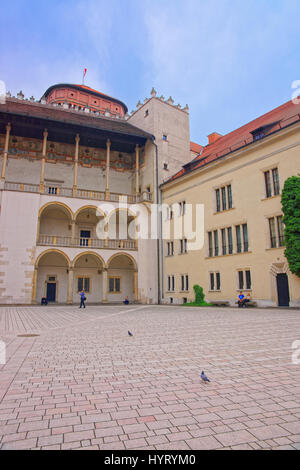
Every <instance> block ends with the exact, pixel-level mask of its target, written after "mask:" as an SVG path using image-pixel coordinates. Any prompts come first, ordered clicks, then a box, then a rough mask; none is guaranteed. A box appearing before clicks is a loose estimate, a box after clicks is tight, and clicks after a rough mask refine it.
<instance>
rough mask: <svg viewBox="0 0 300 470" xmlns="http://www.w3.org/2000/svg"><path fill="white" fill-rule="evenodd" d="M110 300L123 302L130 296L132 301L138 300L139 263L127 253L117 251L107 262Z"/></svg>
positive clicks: (108, 297) (108, 295)
mask: <svg viewBox="0 0 300 470" xmlns="http://www.w3.org/2000/svg"><path fill="white" fill-rule="evenodd" d="M107 266H108V271H107V277H108V280H107V299H108V302H122V301H124V299H125V298H126V297H128V299H129V301H130V302H136V301H137V300H138V293H137V265H136V261H135V259H134V258H133V257H132V256H130V255H128V254H127V253H117V254H115V255H113V256H112V257H111V258H110V259H109V261H108V262H107Z"/></svg>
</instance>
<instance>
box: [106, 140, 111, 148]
mask: <svg viewBox="0 0 300 470" xmlns="http://www.w3.org/2000/svg"><path fill="white" fill-rule="evenodd" d="M110 146H111V141H110V139H107V141H106V147H110Z"/></svg>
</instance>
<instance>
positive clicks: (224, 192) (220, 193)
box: [215, 184, 232, 212]
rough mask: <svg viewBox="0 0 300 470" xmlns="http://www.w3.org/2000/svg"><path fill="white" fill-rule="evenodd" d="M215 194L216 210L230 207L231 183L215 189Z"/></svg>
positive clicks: (219, 210) (224, 209)
mask: <svg viewBox="0 0 300 470" xmlns="http://www.w3.org/2000/svg"><path fill="white" fill-rule="evenodd" d="M215 194H216V212H221V211H226V210H227V209H232V190H231V184H228V185H227V186H222V187H221V188H217V189H215Z"/></svg>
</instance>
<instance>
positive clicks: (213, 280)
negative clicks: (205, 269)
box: [209, 272, 221, 291]
mask: <svg viewBox="0 0 300 470" xmlns="http://www.w3.org/2000/svg"><path fill="white" fill-rule="evenodd" d="M209 289H210V290H214V291H216V290H221V277H220V273H219V272H212V273H209Z"/></svg>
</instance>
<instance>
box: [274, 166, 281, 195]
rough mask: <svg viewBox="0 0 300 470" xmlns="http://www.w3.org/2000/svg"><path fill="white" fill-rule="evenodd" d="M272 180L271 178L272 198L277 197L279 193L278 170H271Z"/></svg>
mask: <svg viewBox="0 0 300 470" xmlns="http://www.w3.org/2000/svg"><path fill="white" fill-rule="evenodd" d="M272 178H273V190H274V196H277V195H278V194H279V193H280V185H279V174H278V168H273V170H272Z"/></svg>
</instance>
